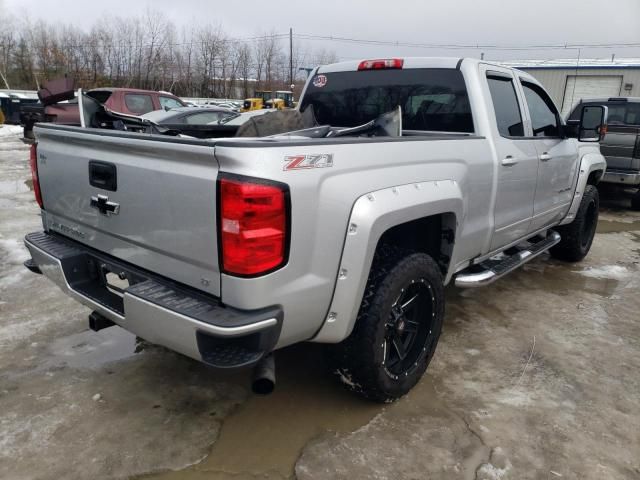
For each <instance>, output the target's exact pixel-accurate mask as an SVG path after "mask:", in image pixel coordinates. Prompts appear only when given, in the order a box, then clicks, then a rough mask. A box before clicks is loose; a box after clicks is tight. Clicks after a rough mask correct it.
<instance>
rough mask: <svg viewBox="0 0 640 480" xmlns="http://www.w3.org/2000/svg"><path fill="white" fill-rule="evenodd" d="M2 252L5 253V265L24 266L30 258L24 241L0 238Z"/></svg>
mask: <svg viewBox="0 0 640 480" xmlns="http://www.w3.org/2000/svg"><path fill="white" fill-rule="evenodd" d="M0 251H2V252H3V255H2V260H3V263H5V264H11V265H22V262H24V261H25V260H27V259H28V258H29V254H28V253H27V249H26V248H25V246H24V244H23V243H22V241H20V240H17V239H15V238H6V239H4V238H0Z"/></svg>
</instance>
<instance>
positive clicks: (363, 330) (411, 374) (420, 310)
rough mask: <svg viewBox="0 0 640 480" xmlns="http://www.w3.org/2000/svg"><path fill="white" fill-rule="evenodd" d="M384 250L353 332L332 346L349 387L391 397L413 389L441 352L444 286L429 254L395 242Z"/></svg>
mask: <svg viewBox="0 0 640 480" xmlns="http://www.w3.org/2000/svg"><path fill="white" fill-rule="evenodd" d="M378 250H379V251H378V252H377V253H376V258H375V259H374V265H373V267H372V270H371V273H370V275H369V279H368V283H367V288H366V290H365V295H364V297H363V301H362V305H361V307H360V312H359V314H358V318H357V320H356V325H355V327H354V329H353V332H352V333H351V335H350V336H349V337H348V338H347V339H346V340H344V341H343V342H342V343H340V344H337V345H332V346H330V347H329V356H330V363H331V364H332V367H333V368H334V372H335V373H336V374H337V375H338V377H339V378H340V379H341V380H342V382H343V383H344V384H345V385H346V386H347V387H348V388H349V389H351V390H353V391H355V392H357V393H359V394H360V395H362V396H364V397H366V398H368V399H371V400H375V401H379V402H389V401H393V400H395V399H397V398H399V397H401V396H402V395H404V394H406V393H407V392H408V391H409V390H411V388H412V387H413V386H414V385H415V384H416V383H417V382H418V381H419V380H420V378H421V377H422V375H423V373H424V371H425V370H426V368H427V365H428V364H429V362H430V361H431V358H432V357H433V354H434V353H435V349H436V345H437V343H438V339H439V337H440V331H441V329H442V319H443V316H444V289H443V285H442V275H441V273H440V269H439V268H438V265H437V264H436V263H435V261H433V259H432V258H431V257H429V256H428V255H426V254H423V253H411V252H407V251H402V250H399V249H397V248H395V247H390V246H382V247H380V248H379V249H378Z"/></svg>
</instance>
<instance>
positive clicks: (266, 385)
mask: <svg viewBox="0 0 640 480" xmlns="http://www.w3.org/2000/svg"><path fill="white" fill-rule="evenodd" d="M275 386H276V361H275V358H274V356H273V353H270V354H269V355H267V356H265V357H263V358H262V360H260V361H259V362H258V364H257V365H256V366H255V368H254V370H253V381H252V382H251V390H253V393H257V394H258V395H269V394H270V393H271V392H273V389H274V388H275Z"/></svg>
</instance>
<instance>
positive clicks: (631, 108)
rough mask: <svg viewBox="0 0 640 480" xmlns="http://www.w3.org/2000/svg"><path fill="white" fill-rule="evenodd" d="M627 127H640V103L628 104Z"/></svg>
mask: <svg viewBox="0 0 640 480" xmlns="http://www.w3.org/2000/svg"><path fill="white" fill-rule="evenodd" d="M624 123H626V124H627V125H640V103H629V104H627V112H626V115H625V117H624Z"/></svg>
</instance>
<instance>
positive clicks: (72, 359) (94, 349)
mask: <svg viewBox="0 0 640 480" xmlns="http://www.w3.org/2000/svg"><path fill="white" fill-rule="evenodd" d="M49 350H50V353H51V355H50V356H49V357H48V360H47V364H48V365H49V366H54V365H61V364H63V365H67V366H69V367H72V368H90V369H96V368H100V367H102V366H104V365H106V364H108V363H111V362H115V361H117V360H123V359H125V358H129V357H131V356H133V355H135V354H136V353H138V352H139V351H140V344H139V342H138V341H137V340H136V336H135V335H133V334H132V333H129V332H127V331H126V330H124V329H122V328H119V327H112V328H105V329H104V330H100V331H99V332H94V331H93V330H87V331H84V332H80V333H77V334H75V335H70V336H68V337H62V338H59V339H57V340H55V341H54V342H53V343H52V344H51V346H50V347H49Z"/></svg>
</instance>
